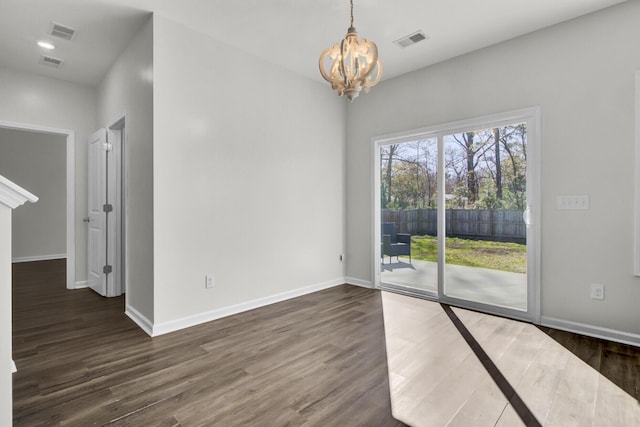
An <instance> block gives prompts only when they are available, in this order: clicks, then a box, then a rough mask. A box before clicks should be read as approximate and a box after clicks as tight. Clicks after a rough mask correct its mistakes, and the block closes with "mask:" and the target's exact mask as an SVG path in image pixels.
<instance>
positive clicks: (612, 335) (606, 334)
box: [540, 316, 640, 347]
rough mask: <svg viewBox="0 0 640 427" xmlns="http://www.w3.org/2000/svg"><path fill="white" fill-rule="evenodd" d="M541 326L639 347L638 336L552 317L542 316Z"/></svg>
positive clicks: (639, 340) (639, 336) (639, 337)
mask: <svg viewBox="0 0 640 427" xmlns="http://www.w3.org/2000/svg"><path fill="white" fill-rule="evenodd" d="M540 324H541V325H542V326H547V327H549V328H554V329H560V330H562V331H567V332H573V333H576V334H581V335H586V336H589V337H594V338H601V339H605V340H608V341H614V342H619V343H622V344H629V345H634V346H636V347H640V335H638V334H632V333H629V332H624V331H618V330H615V329H609V328H603V327H601V326H595V325H588V324H586V323H579V322H572V321H569V320H563V319H556V318H554V317H548V316H542V318H541V320H540Z"/></svg>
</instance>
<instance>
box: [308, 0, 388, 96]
mask: <svg viewBox="0 0 640 427" xmlns="http://www.w3.org/2000/svg"><path fill="white" fill-rule="evenodd" d="M350 2H351V26H350V27H349V29H348V30H347V35H346V36H345V38H344V39H343V40H342V41H340V42H338V43H336V44H334V45H333V47H330V48H327V49H325V50H324V51H323V52H322V54H321V55H320V63H319V65H320V74H322V77H323V78H324V79H325V80H326V81H328V82H329V83H331V89H334V90H336V91H337V92H338V95H339V96H342V95H345V96H346V97H347V98H349V100H350V101H353V100H354V99H355V98H357V97H358V95H360V91H361V90H362V89H364V93H367V92H369V89H371V87H372V86H375V85H376V84H378V82H379V81H380V78H381V77H382V63H381V62H380V59H379V58H378V47H377V46H376V44H375V43H374V42H372V41H368V40H367V39H364V38H362V39H360V40H358V33H357V32H356V29H355V27H354V26H353V0H350ZM327 57H329V59H330V60H332V61H333V64H332V65H331V68H330V70H329V72H328V73H327V71H325V68H324V65H325V59H326V58H327ZM374 71H375V72H374Z"/></svg>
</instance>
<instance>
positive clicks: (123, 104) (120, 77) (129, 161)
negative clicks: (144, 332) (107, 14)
mask: <svg viewBox="0 0 640 427" xmlns="http://www.w3.org/2000/svg"><path fill="white" fill-rule="evenodd" d="M123 114H126V129H125V132H126V143H125V157H126V168H127V171H126V173H125V175H127V177H128V185H127V189H126V191H125V192H126V202H125V204H126V217H127V218H126V223H127V241H126V243H125V246H126V250H125V254H126V266H127V270H128V271H127V274H128V277H127V296H126V301H127V310H130V309H131V308H133V309H134V310H135V311H137V312H138V313H140V314H141V315H143V316H144V317H145V318H146V320H147V321H149V322H152V321H153V162H152V160H153V20H152V19H151V18H149V20H148V21H147V23H146V24H144V25H143V27H142V28H141V29H140V31H139V32H138V34H137V35H136V36H135V37H134V38H133V39H132V40H131V42H130V44H129V46H128V47H127V48H126V49H125V51H124V52H123V53H122V54H121V55H120V57H119V58H118V59H117V60H116V62H115V63H114V64H113V65H112V67H111V69H110V70H109V71H108V73H107V74H106V76H105V78H104V79H103V81H102V82H101V83H100V85H99V87H98V123H99V126H102V127H107V126H109V125H110V124H112V123H113V122H114V121H115V120H117V119H118V118H119V117H121V116H122V115H123Z"/></svg>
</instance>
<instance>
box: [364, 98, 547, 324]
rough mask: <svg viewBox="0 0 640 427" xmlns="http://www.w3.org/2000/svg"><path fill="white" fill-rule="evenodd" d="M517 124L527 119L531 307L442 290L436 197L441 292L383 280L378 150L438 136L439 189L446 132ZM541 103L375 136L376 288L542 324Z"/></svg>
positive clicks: (440, 215) (442, 248)
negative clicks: (473, 298) (487, 301)
mask: <svg viewBox="0 0 640 427" xmlns="http://www.w3.org/2000/svg"><path fill="white" fill-rule="evenodd" d="M513 123H526V126H527V190H526V192H527V208H528V211H529V218H530V225H529V226H528V227H527V311H526V312H525V311H519V310H514V309H509V308H505V307H499V306H492V305H488V304H482V303H476V302H473V301H469V300H463V299H458V298H452V297H447V296H446V295H445V293H444V288H443V287H444V280H445V279H444V269H443V268H441V266H443V265H445V264H444V251H445V245H444V242H445V240H444V239H445V226H446V224H445V223H444V221H442V220H440V219H441V218H444V217H445V205H444V203H440V200H438V292H437V295H430V294H429V293H423V292H420V291H416V292H414V291H413V290H411V289H404V288H399V287H395V286H393V285H390V284H385V283H383V282H382V281H381V272H380V259H381V258H380V257H381V253H380V241H381V230H380V220H381V213H380V184H381V182H380V172H381V166H380V149H381V147H383V146H386V145H390V144H398V143H403V142H409V141H415V140H419V139H434V138H437V140H438V194H443V191H444V188H443V187H444V179H443V178H444V172H445V171H444V137H445V136H446V135H451V134H455V133H461V132H465V131H471V130H478V129H484V128H492V127H500V126H506V125H509V124H513ZM540 132H541V124H540V108H539V107H531V108H524V109H520V110H514V111H508V112H504V113H498V114H491V115H485V116H481V117H474V118H470V119H466V120H459V121H455V122H449V123H443V124H438V125H434V126H428V127H424V128H419V129H413V130H408V131H403V132H397V133H392V134H387V135H381V136H375V137H373V138H371V142H372V170H373V179H372V199H373V216H372V230H371V235H372V242H373V244H372V251H371V256H372V266H373V272H372V277H373V281H374V286H375V288H377V289H383V290H384V289H387V290H391V291H394V292H401V293H405V294H412V295H415V296H418V297H422V298H429V299H436V300H438V301H440V302H443V303H446V304H451V305H455V306H458V307H463V308H469V309H472V310H476V311H481V312H486V313H490V314H496V315H500V316H505V317H510V318H514V319H519V320H525V321H529V322H533V323H535V324H539V323H540V213H541V211H540Z"/></svg>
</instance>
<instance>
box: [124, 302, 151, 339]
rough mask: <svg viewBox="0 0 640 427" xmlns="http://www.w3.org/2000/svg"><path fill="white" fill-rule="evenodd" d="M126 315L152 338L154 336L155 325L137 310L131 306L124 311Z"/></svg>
mask: <svg viewBox="0 0 640 427" xmlns="http://www.w3.org/2000/svg"><path fill="white" fill-rule="evenodd" d="M124 314H126V315H127V316H129V318H130V319H131V320H133V322H134V323H135V324H136V325H138V326H139V327H140V329H142V330H143V331H145V332H146V333H147V335H149V336H150V337H152V336H153V323H152V322H151V321H150V320H149V319H147V318H146V316H145V315H144V314H142V313H140V312H139V311H138V310H136V309H135V308H133V307H131V306H130V305H129V304H127V306H126V307H125V309H124Z"/></svg>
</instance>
